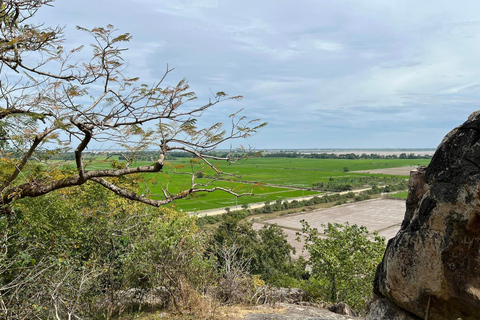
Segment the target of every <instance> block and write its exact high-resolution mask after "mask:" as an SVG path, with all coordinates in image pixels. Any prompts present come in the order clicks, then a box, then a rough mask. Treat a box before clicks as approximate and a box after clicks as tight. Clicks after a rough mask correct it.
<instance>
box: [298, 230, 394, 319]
mask: <svg viewBox="0 0 480 320" xmlns="http://www.w3.org/2000/svg"><path fill="white" fill-rule="evenodd" d="M324 227H325V229H324V234H325V235H326V236H327V237H326V238H325V237H320V234H319V232H318V230H317V229H314V228H311V227H310V226H309V225H308V223H307V222H306V221H303V232H304V233H305V234H307V239H306V242H305V243H306V244H305V248H306V250H307V251H308V252H309V253H310V260H309V261H308V264H309V265H310V266H311V268H312V271H311V278H310V281H309V284H308V291H309V292H310V293H311V294H313V295H315V296H318V297H320V298H321V299H323V300H324V301H329V302H334V303H336V302H345V303H347V304H348V305H349V306H351V307H352V308H353V309H354V310H356V311H359V312H361V313H363V312H364V310H365V308H366V305H367V303H368V302H369V301H370V299H371V298H372V294H373V279H374V277H375V271H376V268H377V265H378V264H379V263H380V262H381V260H382V256H383V253H384V251H385V238H382V237H379V236H378V233H376V232H374V233H373V234H370V233H369V232H368V230H367V229H366V228H365V227H363V226H362V227H359V226H357V225H349V224H348V223H346V224H344V225H341V224H337V223H335V224H330V223H329V224H328V226H324Z"/></svg>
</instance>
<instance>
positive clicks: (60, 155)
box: [19, 150, 432, 161]
mask: <svg viewBox="0 0 480 320" xmlns="http://www.w3.org/2000/svg"><path fill="white" fill-rule="evenodd" d="M241 153H242V156H247V157H249V158H259V157H260V158H262V157H263V158H309V159H351V160H353V159H431V158H432V156H431V155H419V154H414V153H405V152H403V153H401V154H399V155H396V154H389V155H380V154H378V153H370V154H366V153H362V154H356V153H346V154H335V153H309V154H305V153H301V152H296V151H287V152H285V151H280V152H273V153H264V152H255V151H249V152H246V153H245V152H241ZM204 154H205V155H208V156H213V157H219V158H226V157H228V156H230V157H231V156H235V155H236V154H237V152H236V151H225V150H218V151H215V150H214V151H209V152H205V153H204ZM99 155H103V156H106V157H118V160H120V161H122V160H124V161H132V160H134V161H155V159H156V157H158V151H150V150H145V151H139V152H136V153H130V152H127V151H115V152H113V151H110V152H90V153H89V152H85V156H86V157H96V156H99ZM19 156H20V155H19ZM191 157H192V155H191V154H190V153H188V152H183V151H171V152H168V153H167V155H166V159H167V160H175V159H178V158H191ZM38 158H39V159H41V160H63V161H71V160H75V154H74V152H73V151H67V152H57V153H52V152H51V153H48V152H43V153H41V154H40V155H39V157H38Z"/></svg>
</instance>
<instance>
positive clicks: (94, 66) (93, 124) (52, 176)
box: [0, 0, 265, 214]
mask: <svg viewBox="0 0 480 320" xmlns="http://www.w3.org/2000/svg"><path fill="white" fill-rule="evenodd" d="M51 2H52V0H3V1H2V0H0V7H1V9H0V24H1V28H0V29H1V35H0V72H1V75H0V101H1V102H0V181H3V182H0V214H6V213H8V212H10V209H9V204H11V203H12V201H15V200H17V199H21V198H25V197H37V196H41V195H44V194H47V193H49V192H51V191H54V190H58V189H62V188H68V187H72V186H78V185H81V184H84V183H86V182H87V181H94V182H96V183H98V184H100V185H102V186H103V187H105V188H107V189H109V190H111V191H112V192H114V193H116V194H118V195H120V196H122V197H125V198H128V199H131V200H135V201H140V202H143V203H146V204H149V205H153V206H161V205H164V204H167V203H170V202H172V201H174V200H176V199H181V198H185V197H187V196H188V195H189V194H192V193H197V192H212V191H215V190H219V189H220V190H223V191H226V192H230V193H232V194H235V195H236V196H240V194H236V193H235V192H233V191H231V190H228V189H224V188H220V187H210V186H204V185H201V184H198V183H196V182H195V179H194V178H195V177H194V175H193V174H192V179H191V184H190V185H189V187H188V188H186V189H185V190H183V191H181V192H178V193H175V194H173V193H170V192H169V191H168V190H166V189H165V190H163V198H162V199H160V200H153V199H151V198H149V197H148V195H139V194H138V193H136V192H135V191H132V190H128V189H126V188H124V187H122V186H121V185H120V184H118V183H116V182H115V181H116V179H115V178H118V177H121V176H128V175H133V174H139V173H149V172H159V171H161V170H162V168H163V167H164V165H165V157H166V154H167V152H169V151H172V150H182V151H185V152H188V153H190V154H191V155H192V157H195V158H199V159H201V160H202V161H203V162H204V163H206V164H207V165H208V166H210V167H211V168H212V169H213V170H214V171H216V172H217V173H218V174H221V172H220V171H219V170H217V168H215V166H214V164H213V162H212V158H213V159H214V160H226V161H232V159H231V158H229V157H225V158H217V157H211V156H207V155H205V152H206V151H210V150H213V149H214V148H216V147H217V146H218V145H219V144H221V143H223V142H225V141H227V140H231V139H237V138H245V137H248V136H250V135H251V134H253V133H255V132H257V131H258V130H259V129H260V128H261V127H263V126H264V125H265V123H261V122H259V120H258V119H255V120H248V119H246V118H245V117H243V116H239V114H238V112H237V113H234V114H232V115H230V120H229V122H230V128H228V129H224V128H223V125H222V123H215V124H213V125H211V126H209V127H204V128H201V127H199V126H197V118H198V117H200V116H202V114H203V113H204V112H205V111H207V110H208V109H210V108H211V107H213V106H214V105H216V104H218V103H220V102H222V101H226V100H239V99H241V96H234V97H230V96H228V95H226V94H225V93H223V92H218V93H217V94H215V95H214V96H213V97H212V98H211V100H210V101H208V103H206V104H203V105H200V106H193V102H192V101H193V100H195V99H196V96H195V94H194V93H193V92H190V91H189V86H188V83H187V81H186V80H185V79H184V80H182V81H180V82H179V83H178V84H177V85H175V86H167V85H165V84H164V83H165V78H166V77H167V75H168V74H169V73H170V72H171V71H172V69H170V68H168V66H167V69H166V71H165V73H164V74H163V75H162V76H161V77H160V79H159V80H158V82H156V83H154V84H153V85H146V84H138V82H139V78H137V77H134V78H129V77H126V76H124V73H125V68H126V66H125V64H124V61H123V59H122V52H123V51H124V50H126V49H124V48H122V47H121V44H122V43H125V42H128V41H129V40H130V39H131V36H130V35H129V34H128V33H126V34H120V35H117V32H116V30H115V29H114V28H113V26H111V25H109V26H107V27H106V28H94V29H91V30H89V29H85V28H80V27H79V28H78V29H80V30H81V31H83V32H87V33H88V34H90V35H91V36H92V38H93V45H92V48H93V51H92V54H91V58H90V60H89V61H88V62H85V63H76V62H74V61H73V58H74V56H75V54H76V53H77V52H78V51H80V50H82V49H83V47H80V48H76V49H73V50H70V51H67V50H66V49H64V47H63V46H62V45H63V42H64V38H63V30H62V29H61V28H58V27H57V28H48V27H44V26H43V25H33V24H28V23H27V22H29V21H28V19H29V18H30V17H32V16H33V15H34V14H35V12H36V11H37V10H38V9H39V8H40V7H42V6H45V5H50V4H51ZM94 142H96V143H105V144H107V145H109V146H114V145H115V146H116V147H117V148H119V147H121V148H123V149H128V150H129V151H130V152H131V153H135V152H138V151H140V150H147V149H148V150H151V149H152V148H155V149H157V150H158V158H157V160H156V162H154V163H153V164H151V165H146V166H139V167H130V163H127V165H126V166H124V167H117V168H111V169H105V170H88V167H87V163H86V161H85V151H86V150H87V148H88V147H89V146H91V145H92V144H93V143H94ZM58 150H74V153H75V170H74V172H69V171H68V170H64V169H62V167H60V166H47V167H46V166H44V167H41V168H40V169H39V166H37V167H36V168H37V169H38V170H37V172H35V170H32V166H33V167H35V166H34V165H33V164H35V163H36V161H37V160H38V155H41V154H42V153H45V152H55V151H58ZM29 166H30V167H29ZM38 171H40V172H38Z"/></svg>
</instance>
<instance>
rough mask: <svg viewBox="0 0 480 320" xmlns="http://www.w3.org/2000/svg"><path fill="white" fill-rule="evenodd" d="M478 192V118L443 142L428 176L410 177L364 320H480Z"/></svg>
mask: <svg viewBox="0 0 480 320" xmlns="http://www.w3.org/2000/svg"><path fill="white" fill-rule="evenodd" d="M479 184H480V112H479V111H477V112H475V113H473V114H472V115H471V116H470V117H469V118H468V120H467V121H466V122H465V123H464V124H462V125H461V126H459V127H457V128H455V129H453V130H452V131H451V132H450V133H449V134H448V135H447V136H446V137H445V138H444V139H443V141H442V143H441V144H440V146H439V147H438V149H437V151H436V152H435V155H434V156H433V158H432V161H431V163H430V165H429V166H428V168H424V167H422V168H419V169H417V170H416V171H413V172H412V174H411V176H410V182H409V194H408V199H407V210H406V213H405V219H404V221H403V223H402V227H401V229H400V231H399V232H398V234H397V235H396V236H395V238H393V239H391V240H390V241H389V242H388V245H387V249H386V251H385V255H384V257H383V261H382V262H381V264H380V265H379V266H378V269H377V274H376V277H375V289H374V292H375V295H376V297H377V300H376V301H375V302H374V303H372V305H371V310H370V312H369V315H368V316H367V319H370V320H387V319H389V320H391V319H404V320H410V319H416V320H417V319H430V320H443V319H445V320H447V319H448V320H456V319H458V318H461V319H462V320H473V319H480V240H479V237H480V187H479ZM393 315H395V318H394V317H393Z"/></svg>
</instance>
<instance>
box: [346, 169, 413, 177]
mask: <svg viewBox="0 0 480 320" xmlns="http://www.w3.org/2000/svg"><path fill="white" fill-rule="evenodd" d="M416 168H417V167H398V168H385V169H369V170H358V171H351V172H355V173H373V174H390V175H393V176H410V171H412V170H415V169H416Z"/></svg>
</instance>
